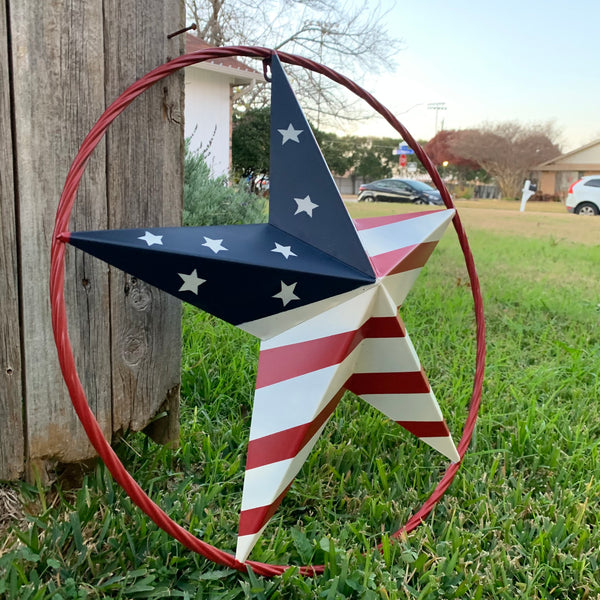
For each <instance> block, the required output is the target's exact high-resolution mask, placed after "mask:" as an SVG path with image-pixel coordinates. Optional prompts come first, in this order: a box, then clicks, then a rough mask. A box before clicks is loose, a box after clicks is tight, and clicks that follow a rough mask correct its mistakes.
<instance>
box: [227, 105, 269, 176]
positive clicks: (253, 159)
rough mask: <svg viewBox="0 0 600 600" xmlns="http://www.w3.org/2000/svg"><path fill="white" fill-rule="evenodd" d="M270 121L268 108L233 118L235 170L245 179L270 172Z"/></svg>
mask: <svg viewBox="0 0 600 600" xmlns="http://www.w3.org/2000/svg"><path fill="white" fill-rule="evenodd" d="M270 120H271V114H270V110H269V108H268V107H265V108H253V109H249V110H247V111H245V112H243V113H241V114H237V115H234V117H233V133H232V136H231V154H232V162H233V169H234V171H236V173H238V174H240V175H242V176H243V177H247V176H248V175H253V174H255V173H268V172H269V151H270Z"/></svg>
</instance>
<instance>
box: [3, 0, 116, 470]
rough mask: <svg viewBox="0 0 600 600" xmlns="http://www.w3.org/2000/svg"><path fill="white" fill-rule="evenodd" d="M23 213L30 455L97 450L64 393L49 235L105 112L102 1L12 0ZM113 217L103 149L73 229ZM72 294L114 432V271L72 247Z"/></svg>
mask: <svg viewBox="0 0 600 600" xmlns="http://www.w3.org/2000/svg"><path fill="white" fill-rule="evenodd" d="M10 19H11V31H12V44H11V46H12V57H13V72H14V73H15V77H14V98H15V112H14V114H15V132H16V161H17V167H18V190H19V198H20V204H19V211H20V223H21V231H20V240H19V243H20V248H21V269H22V270H21V280H22V288H23V299H24V300H23V322H22V324H21V328H22V335H23V339H24V352H25V381H26V410H25V414H26V429H27V453H28V459H29V460H31V461H36V460H38V459H45V460H51V461H61V462H70V461H76V460H82V459H85V458H88V457H90V456H92V455H93V449H92V448H91V446H90V444H89V442H88V440H87V437H86V436H85V433H84V431H83V428H82V427H81V425H80V424H79V421H78V420H77V417H76V416H75V413H74V411H73V409H72V406H71V403H70V400H69V398H68V395H67V393H66V388H65V386H64V383H63V380H62V376H61V374H60V370H59V367H58V360H57V358H56V350H55V347H54V342H53V337H52V331H51V326H50V304H49V298H48V274H49V263H50V255H49V249H50V241H51V235H52V230H53V225H54V215H55V212H56V206H57V203H58V198H59V197H60V193H61V190H62V186H63V184H64V180H65V177H66V174H67V170H68V168H69V166H70V164H71V161H72V160H73V158H74V156H75V154H76V152H77V149H78V147H79V145H80V143H81V141H82V140H83V138H84V136H85V134H86V133H87V132H88V130H89V129H90V127H91V126H92V125H93V123H94V122H95V121H96V119H97V118H98V117H99V115H100V114H101V113H102V111H103V110H104V68H103V67H104V43H103V36H102V33H103V31H102V30H103V15H102V1H101V0H91V1H89V2H77V1H76V0H72V1H71V2H64V1H62V0H61V1H58V0H51V1H49V2H43V3H41V2H37V0H14V1H11V2H10ZM106 224H107V218H106V186H105V161H104V148H103V147H102V148H100V149H99V152H97V153H96V156H94V157H93V159H92V160H91V161H90V164H89V165H88V168H87V170H86V174H85V176H84V179H83V182H82V185H81V188H80V193H79V196H78V200H77V204H76V210H75V212H74V214H73V218H72V221H71V227H72V228H73V229H102V228H105V227H106ZM66 279H67V282H69V285H68V286H67V290H66V299H67V307H68V315H69V323H70V335H71V340H72V344H73V348H74V353H75V357H76V359H77V366H78V370H79V374H80V376H81V378H82V381H83V383H84V387H85V389H86V393H87V396H88V399H89V402H90V405H91V406H92V409H93V410H94V412H95V414H96V417H97V418H98V421H99V422H100V424H101V426H102V429H103V431H104V432H105V435H106V436H110V432H111V398H110V384H111V378H110V354H109V352H110V327H109V319H108V316H107V315H108V306H109V301H108V299H109V296H108V269H107V268H106V267H105V266H104V265H101V264H99V263H96V262H94V261H92V260H91V259H90V258H88V257H85V256H83V255H78V254H77V253H75V252H72V251H71V250H69V252H68V259H67V274H66Z"/></svg>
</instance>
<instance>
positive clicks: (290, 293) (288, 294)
mask: <svg viewBox="0 0 600 600" xmlns="http://www.w3.org/2000/svg"><path fill="white" fill-rule="evenodd" d="M296 285H298V282H295V283H291V284H290V285H287V284H285V283H284V282H283V281H282V282H281V291H280V292H277V294H274V295H273V298H279V299H280V300H281V301H282V302H283V305H284V306H287V305H288V304H289V303H290V302H291V301H292V300H300V298H298V296H296V294H294V290H295V289H296Z"/></svg>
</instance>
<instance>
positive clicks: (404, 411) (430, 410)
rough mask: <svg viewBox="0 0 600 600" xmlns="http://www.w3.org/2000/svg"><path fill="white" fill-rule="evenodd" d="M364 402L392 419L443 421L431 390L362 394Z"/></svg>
mask: <svg viewBox="0 0 600 600" xmlns="http://www.w3.org/2000/svg"><path fill="white" fill-rule="evenodd" d="M361 398H362V399H363V400H365V402H368V403H369V404H370V405H371V406H373V407H374V408H376V409H377V410H379V411H381V412H382V413H383V414H384V415H385V416H386V417H388V418H389V419H391V420H392V421H443V420H444V417H443V415H442V411H441V410H440V407H439V406H438V403H437V400H436V399H435V396H434V395H433V392H429V393H427V394H363V395H362V396H361Z"/></svg>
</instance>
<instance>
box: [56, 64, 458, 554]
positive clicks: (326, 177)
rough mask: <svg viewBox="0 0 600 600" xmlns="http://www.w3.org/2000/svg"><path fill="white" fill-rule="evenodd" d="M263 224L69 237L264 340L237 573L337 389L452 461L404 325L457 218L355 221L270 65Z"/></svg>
mask: <svg viewBox="0 0 600 600" xmlns="http://www.w3.org/2000/svg"><path fill="white" fill-rule="evenodd" d="M271 72H272V86H271V172H270V177H271V182H270V208H269V222H268V223H267V224H257V225H237V226H235V225H234V226H213V227H186V228H183V227H175V228H161V227H156V228H150V229H148V228H144V229H131V230H116V231H97V232H78V233H68V234H63V238H64V239H68V241H69V242H70V243H71V244H72V245H74V246H76V247H78V248H80V249H82V250H84V251H86V252H88V253H90V254H92V255H94V256H96V257H98V258H100V259H102V260H104V261H106V262H108V263H110V264H111V265H114V266H116V267H118V268H120V269H122V270H124V271H126V272H128V273H130V274H131V275H133V276H135V277H138V278H140V279H142V280H144V281H146V282H147V283H149V284H151V285H154V286H156V287H158V288H160V289H162V290H165V291H167V292H168V293H170V294H172V295H174V296H176V297H178V298H180V299H181V300H184V301H185V302H189V303H190V304H193V305H195V306H197V307H199V308H201V309H203V310H206V311H207V312H210V313H212V314H213V315H216V316H217V317H220V318H221V319H224V320H225V321H228V322H229V323H232V324H234V325H236V326H237V327H240V328H241V329H243V330H245V331H248V332H250V333H252V334H254V335H255V336H257V337H259V338H260V339H261V346H260V356H259V363H258V373H257V381H256V391H255V395H254V405H253V411H252V423H251V427H250V441H249V444H248V453H247V462H246V472H245V478H244V489H243V494H242V506H241V513H240V523H239V531H238V542H237V551H236V558H237V559H238V560H239V561H245V560H246V558H247V557H248V555H249V553H250V551H251V550H252V548H253V546H254V544H255V543H256V541H257V539H258V538H259V536H260V535H261V533H262V531H263V529H264V527H265V526H266V524H267V522H268V521H269V519H270V518H271V516H272V515H273V514H274V512H275V510H276V509H277V507H278V506H279V504H280V503H281V501H282V499H283V497H284V496H285V494H286V492H287V490H288V488H289V487H290V485H291V483H292V481H293V479H294V477H295V476H296V474H297V473H298V471H299V470H300V468H301V466H302V464H303V463H304V461H305V459H306V457H307V455H308V454H309V452H310V451H311V449H312V448H313V446H314V444H315V443H316V441H317V439H318V438H319V435H320V434H321V432H322V430H323V428H324V427H325V424H326V422H327V420H328V419H329V417H330V416H331V414H332V412H333V411H334V409H335V407H336V406H337V404H338V402H339V400H340V398H341V397H342V394H343V392H344V390H351V391H352V392H354V393H355V394H357V395H358V396H360V397H361V398H363V399H364V400H365V401H367V402H368V403H369V404H371V405H372V406H374V407H375V408H377V409H379V410H380V411H381V412H383V413H384V414H385V415H387V416H388V417H389V418H390V419H392V420H393V421H396V422H397V423H399V424H400V425H401V426H402V427H404V428H405V429H407V430H408V431H410V432H412V433H413V434H414V435H416V436H417V437H418V438H420V439H421V440H422V441H423V442H425V443H427V444H429V445H430V446H432V447H433V448H435V449H436V450H438V451H439V452H441V453H442V454H444V455H445V456H447V457H448V458H449V459H450V460H452V461H458V460H460V457H459V455H458V453H457V451H456V447H455V445H454V442H453V441H452V437H451V435H450V432H449V430H448V427H447V426H446V423H445V421H444V419H443V416H442V414H441V412H440V409H439V406H438V403H437V401H436V399H435V396H434V394H433V392H432V390H431V388H430V385H429V382H428V380H427V377H426V376H425V373H424V371H423V369H422V367H421V363H420V361H419V359H418V357H417V355H416V352H415V350H414V348H413V345H412V343H411V341H410V338H409V337H408V335H407V333H406V329H405V327H404V324H403V323H402V321H401V319H400V318H399V316H398V307H399V306H400V305H401V304H402V302H403V301H404V299H405V297H406V295H407V293H408V291H409V290H410V288H411V287H412V285H413V283H414V281H415V279H416V278H417V276H418V274H419V272H420V270H421V268H422V267H423V265H424V264H425V262H426V261H427V259H428V258H429V256H430V254H431V252H432V251H433V249H434V247H435V245H436V244H437V242H438V241H439V239H440V237H441V235H442V234H443V232H444V231H445V229H446V227H447V225H448V223H449V222H450V220H451V219H452V217H453V215H454V211H453V210H440V211H431V212H424V213H412V214H406V215H395V216H392V217H377V218H372V219H360V220H358V221H356V222H353V221H352V219H351V218H350V216H349V215H348V212H347V211H346V208H345V206H344V203H343V202H342V199H341V197H340V195H339V192H338V190H337V187H336V185H335V183H334V181H333V178H332V176H331V173H330V172H329V169H328V168H327V165H326V164H325V161H324V159H323V157H322V155H321V152H320V150H319V147H318V145H317V142H316V140H315V138H314V136H313V134H312V131H311V130H310V127H309V125H308V122H307V120H306V118H305V116H304V114H303V113H302V110H301V109H300V106H299V105H298V102H297V100H296V98H295V96H294V93H293V91H292V89H291V87H290V85H289V83H288V81H287V78H286V76H285V73H284V71H283V69H282V67H281V64H280V63H279V59H278V58H277V56H273V59H272V66H271Z"/></svg>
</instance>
